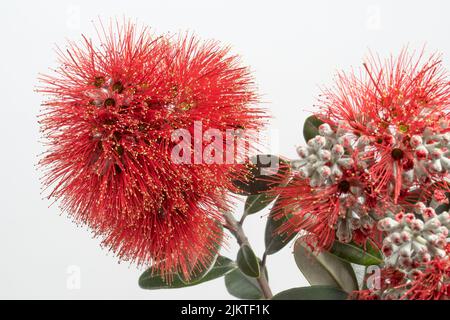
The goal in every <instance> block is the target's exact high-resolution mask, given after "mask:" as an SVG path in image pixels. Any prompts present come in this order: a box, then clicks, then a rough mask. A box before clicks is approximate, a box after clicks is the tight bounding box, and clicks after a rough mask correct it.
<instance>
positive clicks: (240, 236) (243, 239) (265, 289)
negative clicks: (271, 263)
mask: <svg viewBox="0 0 450 320" xmlns="http://www.w3.org/2000/svg"><path fill="white" fill-rule="evenodd" d="M224 217H225V221H226V222H227V229H228V230H230V232H231V233H232V234H233V236H234V237H235V238H236V240H237V243H238V244H239V246H242V245H244V244H245V245H247V246H249V247H250V248H251V245H250V243H249V241H248V238H247V236H246V235H245V232H244V229H243V228H242V224H241V223H240V222H238V221H237V220H236V219H235V218H234V217H233V215H232V214H231V213H230V212H225V213H224ZM241 220H242V219H241ZM265 260H266V258H265V254H264V256H263V260H262V262H261V269H262V272H261V274H260V275H259V277H258V278H256V280H257V282H258V285H259V287H260V288H261V291H262V293H263V295H264V298H266V299H270V298H272V296H273V294H272V290H271V289H270V286H269V282H268V281H267V277H266V274H265V272H264V267H265Z"/></svg>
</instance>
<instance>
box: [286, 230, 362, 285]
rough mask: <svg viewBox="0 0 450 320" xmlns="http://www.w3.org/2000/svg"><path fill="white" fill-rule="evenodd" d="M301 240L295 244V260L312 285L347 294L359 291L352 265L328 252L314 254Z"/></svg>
mask: <svg viewBox="0 0 450 320" xmlns="http://www.w3.org/2000/svg"><path fill="white" fill-rule="evenodd" d="M301 240H302V239H298V240H297V241H296V242H295V245H294V258H295V262H296V263H297V266H298V268H299V269H300V271H301V272H302V273H303V275H304V276H305V278H306V280H308V282H309V283H310V284H311V285H328V286H333V287H336V288H340V289H342V290H344V291H346V292H352V291H354V290H358V281H357V279H356V275H355V272H354V270H353V268H352V266H351V264H350V263H348V262H345V261H343V260H341V259H339V258H337V257H336V256H334V255H332V254H331V253H328V252H322V253H320V254H318V255H316V254H313V253H312V252H311V250H310V249H309V248H307V247H306V246H305V245H304V244H303V243H302V241H301Z"/></svg>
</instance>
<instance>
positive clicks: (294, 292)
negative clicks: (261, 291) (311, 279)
mask: <svg viewBox="0 0 450 320" xmlns="http://www.w3.org/2000/svg"><path fill="white" fill-rule="evenodd" d="M347 296H348V294H347V293H346V292H344V291H342V290H340V289H338V288H336V287H331V286H311V287H300V288H292V289H288V290H285V291H282V292H280V293H278V294H276V295H274V296H273V297H272V300H345V299H347Z"/></svg>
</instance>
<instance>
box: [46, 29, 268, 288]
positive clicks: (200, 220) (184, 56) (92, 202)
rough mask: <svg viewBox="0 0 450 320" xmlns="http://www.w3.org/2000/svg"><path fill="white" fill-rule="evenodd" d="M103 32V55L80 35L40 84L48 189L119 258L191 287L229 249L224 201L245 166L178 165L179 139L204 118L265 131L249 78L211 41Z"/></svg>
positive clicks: (215, 124)
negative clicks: (224, 244)
mask: <svg viewBox="0 0 450 320" xmlns="http://www.w3.org/2000/svg"><path fill="white" fill-rule="evenodd" d="M98 33H99V34H100V44H99V45H98V46H96V45H95V44H94V43H93V41H92V40H90V39H87V38H84V41H83V43H82V44H81V45H77V44H75V43H71V44H70V45H69V47H68V49H67V50H64V51H63V50H59V51H58V53H59V58H60V66H59V67H58V68H57V69H56V70H54V71H55V73H54V74H53V75H43V76H42V77H41V80H42V81H43V83H44V85H43V86H42V87H40V88H39V91H40V92H42V93H45V94H46V95H47V96H48V100H47V101H45V103H44V110H43V112H42V114H41V116H40V124H41V128H42V132H43V134H44V137H45V139H46V141H47V145H48V149H47V152H46V153H45V154H44V156H43V158H42V160H41V165H42V166H43V167H44V168H45V169H46V173H45V176H44V181H43V183H44V185H45V186H47V187H48V188H50V189H51V190H52V191H51V193H50V197H52V198H54V199H57V200H58V199H59V200H60V203H61V206H62V209H63V210H64V211H66V212H67V213H69V214H70V215H71V217H72V218H73V219H74V220H75V221H76V222H78V223H83V224H86V225H88V226H89V227H90V228H92V230H93V232H94V234H95V235H96V236H99V237H101V238H102V239H103V244H104V245H105V246H106V247H108V248H110V249H111V250H113V251H114V252H115V253H116V254H117V255H118V256H119V257H120V259H122V260H130V261H133V262H136V263H138V264H146V265H148V264H151V265H152V266H153V267H154V269H155V271H157V272H159V273H160V274H161V275H162V276H165V277H166V276H167V277H170V274H171V273H174V272H180V273H181V274H182V275H183V276H184V277H185V278H186V279H189V277H190V276H191V274H192V273H195V272H196V271H197V270H198V269H202V268H203V266H204V265H207V264H209V262H210V260H211V259H212V257H213V256H214V254H215V253H216V251H217V248H218V247H219V246H218V245H219V244H220V242H221V241H222V240H221V239H222V230H221V228H220V223H221V221H222V219H223V218H222V215H221V210H222V209H224V208H227V206H228V204H227V203H226V202H225V201H224V199H223V195H224V193H225V191H226V190H227V189H232V188H233V186H232V183H231V180H232V178H235V177H236V176H239V175H240V174H241V170H242V169H240V168H241V166H239V165H237V162H239V161H238V159H236V163H233V164H221V163H213V164H198V165H189V164H186V165H178V164H177V163H175V162H174V161H172V159H171V154H172V153H171V152H172V150H173V147H174V145H175V144H176V143H177V142H178V141H173V140H172V133H173V132H174V130H177V129H183V130H187V131H188V132H193V130H194V122H198V121H201V122H202V125H203V126H204V127H205V128H214V129H216V130H219V131H221V132H225V131H226V130H228V129H236V128H241V129H242V128H245V129H249V130H255V131H257V130H259V129H260V128H261V125H262V121H263V117H262V116H261V111H260V110H259V109H257V108H256V107H255V103H256V102H257V100H258V98H257V95H256V93H255V88H254V85H253V80H252V77H251V76H250V74H249V70H248V68H246V67H243V66H241V65H240V63H239V57H237V56H234V55H230V54H229V49H228V48H221V47H220V46H219V45H218V44H217V43H216V42H211V41H210V42H201V41H199V40H197V39H196V38H195V37H192V36H180V37H179V38H176V37H173V36H161V37H156V36H153V35H152V34H151V33H150V32H149V30H148V29H146V28H143V29H142V30H138V29H137V28H136V27H135V26H134V25H133V24H132V23H125V24H123V25H121V24H120V23H117V27H113V26H111V27H109V28H107V27H104V26H103V25H101V28H99V32H98ZM250 139H251V138H248V140H247V142H248V143H252V141H251V140H250ZM185 142H186V143H188V144H191V143H192V144H194V143H195V144H198V143H199V142H198V141H185ZM201 143H202V142H200V144H201ZM207 143H209V141H205V142H203V144H207ZM216 143H221V144H225V143H226V142H225V141H216ZM236 154H238V152H236ZM189 156H190V155H189ZM242 174H244V173H243V172H242Z"/></svg>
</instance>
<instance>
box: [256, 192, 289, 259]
mask: <svg viewBox="0 0 450 320" xmlns="http://www.w3.org/2000/svg"><path fill="white" fill-rule="evenodd" d="M279 201H280V200H279V198H278V199H277V200H276V201H275V204H274V205H273V206H272V210H271V211H270V214H269V217H268V218H267V223H266V230H265V233H264V242H265V245H266V253H267V254H268V255H271V254H274V253H277V252H278V251H280V250H281V249H283V248H284V247H285V246H286V245H287V244H288V243H289V242H290V241H291V240H292V239H293V238H294V237H295V233H294V232H293V233H290V234H286V233H284V234H279V233H278V232H277V230H278V228H279V227H281V225H283V224H284V223H287V221H288V220H289V217H290V216H289V214H288V213H287V212H286V210H288V208H279ZM280 210H283V211H285V212H284V213H283V214H282V216H281V217H279V218H277V219H275V218H274V216H275V215H279V213H280Z"/></svg>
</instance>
